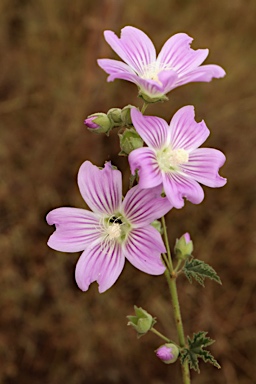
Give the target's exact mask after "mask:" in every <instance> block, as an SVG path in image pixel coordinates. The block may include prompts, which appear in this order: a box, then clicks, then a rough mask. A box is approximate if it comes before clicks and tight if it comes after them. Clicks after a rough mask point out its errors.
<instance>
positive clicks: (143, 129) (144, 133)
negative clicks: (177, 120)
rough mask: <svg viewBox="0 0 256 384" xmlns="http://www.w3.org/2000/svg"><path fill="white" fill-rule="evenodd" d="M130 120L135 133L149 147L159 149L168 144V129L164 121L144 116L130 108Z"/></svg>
mask: <svg viewBox="0 0 256 384" xmlns="http://www.w3.org/2000/svg"><path fill="white" fill-rule="evenodd" d="M131 118H132V122H133V125H134V127H135V129H136V131H137V132H138V134H139V135H140V136H141V137H142V139H143V140H144V141H145V143H146V144H147V145H148V146H149V147H151V148H154V149H161V148H162V147H164V146H166V145H168V144H169V143H170V128H169V126H168V124H167V123H166V121H165V120H164V119H161V118H160V117H155V116H144V115H143V114H142V113H141V112H140V111H138V109H136V108H132V110H131Z"/></svg>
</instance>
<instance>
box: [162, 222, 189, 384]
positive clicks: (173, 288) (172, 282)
mask: <svg viewBox="0 0 256 384" xmlns="http://www.w3.org/2000/svg"><path fill="white" fill-rule="evenodd" d="M162 225H163V231H164V233H163V235H164V242H165V246H166V251H167V257H168V261H169V271H168V270H167V269H166V270H165V277H166V280H167V283H168V285H169V290H170V294H171V298H172V305H173V312H174V319H175V324H176V328H177V332H178V339H179V345H180V347H181V348H184V347H185V346H186V340H185V335H184V329H183V324H182V318H181V312H180V304H179V298H178V292H177V285H176V278H177V275H176V273H175V271H174V269H173V263H172V258H171V252H170V246H169V241H168V235H167V228H166V224H165V219H164V217H162ZM182 375H183V383H184V384H190V383H191V381H190V371H189V366H188V362H187V361H186V362H185V363H184V364H183V365H182Z"/></svg>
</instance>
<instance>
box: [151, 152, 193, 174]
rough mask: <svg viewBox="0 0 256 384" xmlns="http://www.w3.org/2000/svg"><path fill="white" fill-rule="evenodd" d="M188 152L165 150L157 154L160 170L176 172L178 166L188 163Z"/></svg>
mask: <svg viewBox="0 0 256 384" xmlns="http://www.w3.org/2000/svg"><path fill="white" fill-rule="evenodd" d="M188 158H189V155H188V152H187V151H186V150H185V149H183V148H179V149H171V148H170V147H169V148H165V149H163V150H161V151H159V152H158V153H157V161H158V165H159V167H160V169H161V170H162V171H164V172H169V171H177V170H179V165H180V164H184V163H187V162H188Z"/></svg>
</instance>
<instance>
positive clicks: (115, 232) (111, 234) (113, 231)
mask: <svg viewBox="0 0 256 384" xmlns="http://www.w3.org/2000/svg"><path fill="white" fill-rule="evenodd" d="M121 233H122V232H121V226H120V224H118V223H113V224H112V225H110V226H109V227H107V229H106V234H107V236H108V238H109V240H113V239H118V238H119V237H120V236H121Z"/></svg>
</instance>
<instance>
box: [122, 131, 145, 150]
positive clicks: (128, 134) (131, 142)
mask: <svg viewBox="0 0 256 384" xmlns="http://www.w3.org/2000/svg"><path fill="white" fill-rule="evenodd" d="M118 136H119V139H120V148H121V152H120V153H119V155H122V156H128V155H129V153H131V152H132V151H133V150H134V149H137V148H141V147H143V140H142V138H141V137H140V135H139V134H138V133H137V132H136V130H135V129H134V128H126V129H125V131H124V132H123V133H119V134H118Z"/></svg>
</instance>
